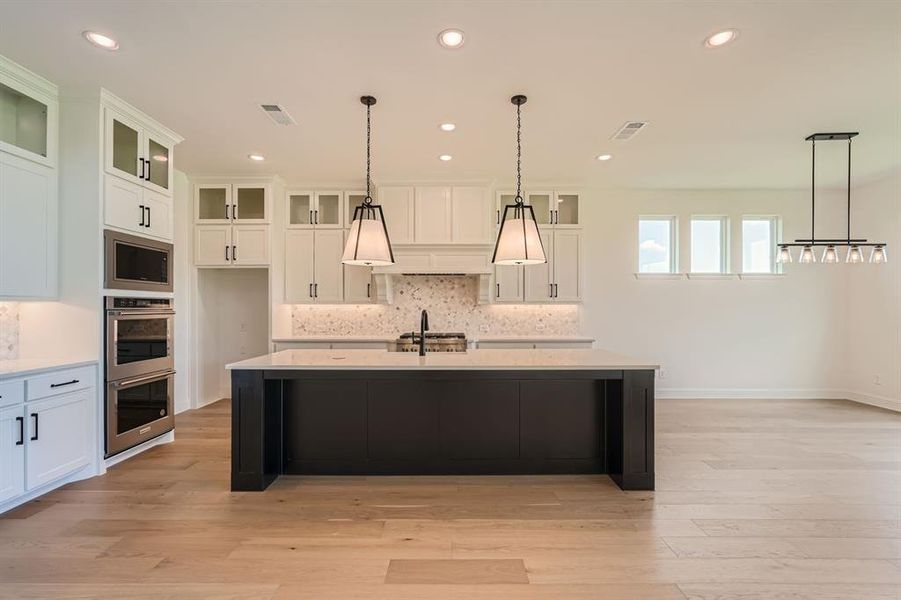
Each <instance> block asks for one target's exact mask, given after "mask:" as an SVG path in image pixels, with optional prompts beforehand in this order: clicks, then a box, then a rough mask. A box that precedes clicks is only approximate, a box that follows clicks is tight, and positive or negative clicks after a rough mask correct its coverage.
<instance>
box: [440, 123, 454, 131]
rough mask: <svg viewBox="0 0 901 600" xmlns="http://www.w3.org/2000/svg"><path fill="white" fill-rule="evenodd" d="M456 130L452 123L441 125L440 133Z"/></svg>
mask: <svg viewBox="0 0 901 600" xmlns="http://www.w3.org/2000/svg"><path fill="white" fill-rule="evenodd" d="M456 128H457V126H456V125H454V124H453V123H442V124H441V131H453V130H454V129H456Z"/></svg>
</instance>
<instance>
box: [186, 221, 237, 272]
mask: <svg viewBox="0 0 901 600" xmlns="http://www.w3.org/2000/svg"><path fill="white" fill-rule="evenodd" d="M231 247H232V228H231V226H230V225H203V226H198V227H195V228H194V264H195V265H197V266H200V267H210V266H223V265H230V264H231Z"/></svg>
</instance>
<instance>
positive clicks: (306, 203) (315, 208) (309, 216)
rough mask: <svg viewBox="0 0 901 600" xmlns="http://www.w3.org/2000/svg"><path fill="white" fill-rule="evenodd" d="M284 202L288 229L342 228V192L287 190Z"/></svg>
mask: <svg viewBox="0 0 901 600" xmlns="http://www.w3.org/2000/svg"><path fill="white" fill-rule="evenodd" d="M285 200H286V203H287V204H286V214H287V215H288V219H287V228H288V229H340V228H342V227H343V226H344V213H343V211H344V192H340V191H329V192H311V191H302V190H289V191H288V192H287V193H286V194H285Z"/></svg>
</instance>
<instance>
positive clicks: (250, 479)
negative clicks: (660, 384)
mask: <svg viewBox="0 0 901 600" xmlns="http://www.w3.org/2000/svg"><path fill="white" fill-rule="evenodd" d="M227 368H228V369H230V370H231V376H232V476H231V487H232V490H233V491H260V490H264V489H266V487H268V486H269V484H270V483H272V482H273V481H274V480H275V478H276V477H278V476H279V475H280V474H316V475H450V474H455V475H459V474H479V475H485V474H552V473H553V474H563V473H608V474H609V475H610V477H611V478H612V479H613V480H614V481H615V482H616V483H617V484H618V485H619V486H620V487H621V488H622V489H624V490H653V489H654V370H655V369H656V368H657V366H656V365H653V364H650V363H648V362H644V361H640V360H636V359H632V358H629V357H625V356H621V355H618V354H613V353H611V352H606V351H604V350H592V349H574V350H553V349H548V350H470V351H468V352H465V353H434V354H427V355H426V356H424V357H420V356H417V355H416V354H411V353H399V352H387V351H383V350H284V351H281V352H276V353H274V354H267V355H264V356H259V357H256V358H252V359H248V360H244V361H241V362H237V363H233V364H230V365H228V366H227Z"/></svg>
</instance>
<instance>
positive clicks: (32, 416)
mask: <svg viewBox="0 0 901 600" xmlns="http://www.w3.org/2000/svg"><path fill="white" fill-rule="evenodd" d="M31 418H33V419H34V435H33V436H31V437H30V438H28V439H30V440H31V441H32V442H35V441H37V439H38V413H31Z"/></svg>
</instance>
